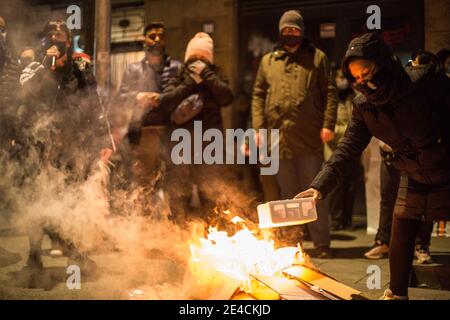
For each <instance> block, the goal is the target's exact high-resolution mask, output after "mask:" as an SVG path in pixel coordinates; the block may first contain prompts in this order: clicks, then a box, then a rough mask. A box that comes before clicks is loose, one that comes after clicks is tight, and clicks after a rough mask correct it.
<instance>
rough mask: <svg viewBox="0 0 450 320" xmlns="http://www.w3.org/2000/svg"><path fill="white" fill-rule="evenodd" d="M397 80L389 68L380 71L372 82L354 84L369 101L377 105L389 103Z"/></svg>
mask: <svg viewBox="0 0 450 320" xmlns="http://www.w3.org/2000/svg"><path fill="white" fill-rule="evenodd" d="M395 83H396V78H395V75H394V74H393V73H392V72H391V70H390V69H389V68H382V69H379V70H378V71H377V72H376V73H375V74H374V75H373V77H372V79H371V80H370V81H366V82H364V83H361V84H354V85H353V87H354V88H355V89H356V90H358V91H359V92H361V93H362V94H363V95H364V96H365V97H366V98H367V100H369V101H370V102H371V103H373V104H376V105H381V104H385V103H387V102H389V100H390V99H391V98H392V96H393V93H394V90H395Z"/></svg>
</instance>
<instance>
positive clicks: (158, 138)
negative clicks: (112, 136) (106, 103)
mask: <svg viewBox="0 0 450 320" xmlns="http://www.w3.org/2000/svg"><path fill="white" fill-rule="evenodd" d="M144 37H145V40H144V52H145V57H144V58H143V59H142V60H141V61H138V62H135V63H131V64H129V65H128V66H127V68H126V70H125V72H124V73H123V76H122V81H121V84H120V88H119V92H118V97H117V99H115V101H114V102H113V104H112V105H113V107H112V110H113V111H112V112H111V113H112V116H113V119H114V121H113V127H114V129H113V131H114V132H118V134H116V136H117V135H119V136H120V135H121V134H120V132H126V136H125V137H121V136H120V137H118V139H117V140H122V138H125V140H128V142H129V145H128V144H120V143H118V145H119V146H120V153H121V154H122V158H123V160H124V162H125V163H126V165H125V167H126V168H125V170H127V171H129V172H130V173H129V175H132V176H133V179H132V180H133V181H134V182H137V183H138V184H139V185H141V186H144V187H148V186H149V185H151V182H152V181H153V179H154V172H155V171H157V169H158V168H160V167H161V166H162V161H163V160H162V159H164V157H165V154H164V152H163V151H162V150H163V149H164V144H165V143H166V141H165V140H166V138H167V137H166V132H165V127H166V126H167V125H168V122H169V121H168V117H167V115H166V114H165V113H164V110H163V109H162V108H160V103H159V96H160V93H161V92H162V90H163V89H164V88H165V87H166V86H167V85H168V83H169V82H170V79H172V78H175V77H177V76H178V75H179V73H180V70H181V67H182V63H181V62H180V61H178V60H175V59H172V58H171V57H170V56H169V55H168V54H167V52H166V46H165V37H166V30H165V27H164V24H163V23H162V22H151V23H149V24H148V25H147V26H146V27H145V29H144ZM117 142H119V141H117ZM127 146H129V147H130V148H129V149H130V150H127V148H126V147H127ZM156 151H158V152H156Z"/></svg>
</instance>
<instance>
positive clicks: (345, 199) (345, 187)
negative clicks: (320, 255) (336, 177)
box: [327, 162, 364, 228]
mask: <svg viewBox="0 0 450 320" xmlns="http://www.w3.org/2000/svg"><path fill="white" fill-rule="evenodd" d="M363 170H364V169H363V168H362V166H361V165H360V164H359V162H355V164H354V167H353V169H352V170H351V173H350V174H349V175H348V176H347V177H346V178H345V179H343V181H342V183H340V184H339V185H337V186H336V188H334V189H333V191H331V192H330V194H329V195H328V197H327V198H328V205H329V207H330V213H331V215H332V219H333V224H334V225H339V226H342V227H344V228H346V227H349V226H351V225H352V217H353V208H354V205H355V196H356V184H357V181H358V179H360V176H361V175H364V173H363Z"/></svg>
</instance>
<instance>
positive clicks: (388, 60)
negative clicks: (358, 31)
mask: <svg viewBox="0 0 450 320" xmlns="http://www.w3.org/2000/svg"><path fill="white" fill-rule="evenodd" d="M356 58H362V59H366V60H371V61H373V62H375V63H376V64H377V65H379V66H381V67H382V66H388V65H391V64H392V63H393V62H394V60H395V59H394V55H393V53H392V51H391V49H389V47H388V46H387V45H386V43H385V42H384V41H383V39H382V38H381V37H380V36H379V35H378V34H376V33H365V34H363V35H362V36H360V37H357V38H354V39H353V40H352V41H350V44H349V45H348V48H347V52H346V53H345V56H344V59H343V60H342V70H343V71H344V75H345V77H346V78H347V79H348V80H350V81H352V82H354V79H353V77H352V75H351V73H350V71H349V67H348V64H349V62H350V61H351V60H353V59H356Z"/></svg>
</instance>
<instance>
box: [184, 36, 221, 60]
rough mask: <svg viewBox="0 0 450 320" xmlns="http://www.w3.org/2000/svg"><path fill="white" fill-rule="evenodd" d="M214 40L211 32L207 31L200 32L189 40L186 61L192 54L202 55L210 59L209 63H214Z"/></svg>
mask: <svg viewBox="0 0 450 320" xmlns="http://www.w3.org/2000/svg"><path fill="white" fill-rule="evenodd" d="M213 50H214V41H213V39H212V38H211V37H210V36H209V34H207V33H205V32H198V33H197V34H196V35H195V36H194V37H193V38H192V39H191V41H189V43H188V45H187V47H186V55H185V57H184V62H187V61H188V60H189V59H190V58H191V57H192V56H194V55H197V56H201V57H202V58H205V59H206V60H208V62H209V63H213V60H214V54H213Z"/></svg>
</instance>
